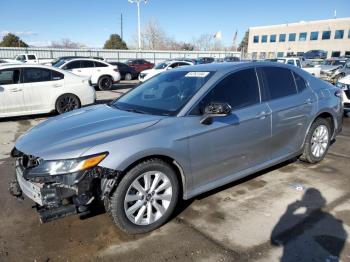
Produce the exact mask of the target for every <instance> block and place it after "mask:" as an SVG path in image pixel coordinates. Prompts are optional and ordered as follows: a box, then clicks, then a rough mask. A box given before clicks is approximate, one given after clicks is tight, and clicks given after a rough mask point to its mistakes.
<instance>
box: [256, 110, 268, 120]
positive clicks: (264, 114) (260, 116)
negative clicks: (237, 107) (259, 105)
mask: <svg viewBox="0 0 350 262" xmlns="http://www.w3.org/2000/svg"><path fill="white" fill-rule="evenodd" d="M269 115H271V112H266V111H262V112H260V113H259V114H257V115H256V118H257V119H264V118H266V117H267V116H269Z"/></svg>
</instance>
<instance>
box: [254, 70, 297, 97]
mask: <svg viewBox="0 0 350 262" xmlns="http://www.w3.org/2000/svg"><path fill="white" fill-rule="evenodd" d="M259 71H260V73H261V78H262V82H263V85H264V91H265V92H264V93H265V94H264V99H277V98H282V97H285V96H289V95H294V94H296V93H297V90H296V87H295V83H294V79H293V75H292V73H291V71H290V70H289V69H286V68H280V67H263V68H261V69H259Z"/></svg>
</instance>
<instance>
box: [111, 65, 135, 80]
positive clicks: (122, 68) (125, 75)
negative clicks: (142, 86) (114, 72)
mask: <svg viewBox="0 0 350 262" xmlns="http://www.w3.org/2000/svg"><path fill="white" fill-rule="evenodd" d="M108 63H109V64H111V65H115V66H118V70H119V73H120V77H121V79H124V80H132V79H136V78H137V77H138V76H139V73H138V72H137V71H136V70H135V69H134V68H133V67H131V66H128V65H127V64H124V63H121V62H108Z"/></svg>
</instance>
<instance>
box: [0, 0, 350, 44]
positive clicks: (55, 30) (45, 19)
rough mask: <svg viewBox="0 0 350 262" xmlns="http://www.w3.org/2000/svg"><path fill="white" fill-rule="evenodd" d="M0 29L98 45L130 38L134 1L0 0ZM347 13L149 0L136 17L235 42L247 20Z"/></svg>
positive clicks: (310, 4) (329, 3)
mask: <svg viewBox="0 0 350 262" xmlns="http://www.w3.org/2000/svg"><path fill="white" fill-rule="evenodd" d="M0 6H1V18H0V21H1V22H0V33H1V34H2V35H3V34H4V33H6V32H8V31H10V32H15V33H17V34H19V35H20V36H21V37H22V38H23V39H24V40H25V41H27V42H29V43H31V44H34V45H48V44H49V43H50V41H57V40H60V39H62V38H69V39H71V40H72V41H77V42H81V43H84V44H86V45H87V46H89V47H101V46H102V45H103V43H104V42H105V40H106V39H107V38H108V36H109V35H110V34H111V33H115V32H116V33H119V32H120V13H123V17H124V39H125V40H126V41H127V42H129V43H130V42H132V41H133V39H135V36H136V32H137V12H136V10H137V9H136V5H135V4H130V3H129V2H128V1H127V0H98V1H97V0H57V1H54V0H0ZM334 10H336V11H337V17H350V0H289V1H287V0H264V1H261V0H244V1H233V0H201V1H199V0H172V1H170V0H149V1H148V3H147V4H146V5H145V4H142V7H141V23H144V22H146V21H147V20H150V19H157V20H158V21H159V23H160V25H161V26H162V28H163V29H164V31H165V32H166V33H167V34H168V35H169V36H170V37H173V38H175V39H177V40H182V41H191V40H192V39H193V38H194V37H198V36H199V35H200V34H202V33H210V34H213V35H214V34H215V32H217V31H222V41H223V42H224V44H225V45H229V44H230V43H231V42H232V38H233V35H234V33H235V32H236V30H237V31H238V39H237V42H239V41H240V40H241V38H242V37H243V35H244V32H245V31H246V30H247V29H248V27H250V26H259V25H271V24H279V23H286V22H298V21H301V20H304V21H310V20H318V19H329V18H333V13H334Z"/></svg>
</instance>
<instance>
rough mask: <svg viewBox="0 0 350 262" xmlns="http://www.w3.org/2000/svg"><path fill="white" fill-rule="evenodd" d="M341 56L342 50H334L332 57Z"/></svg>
mask: <svg viewBox="0 0 350 262" xmlns="http://www.w3.org/2000/svg"><path fill="white" fill-rule="evenodd" d="M339 56H340V51H333V52H332V57H339Z"/></svg>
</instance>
